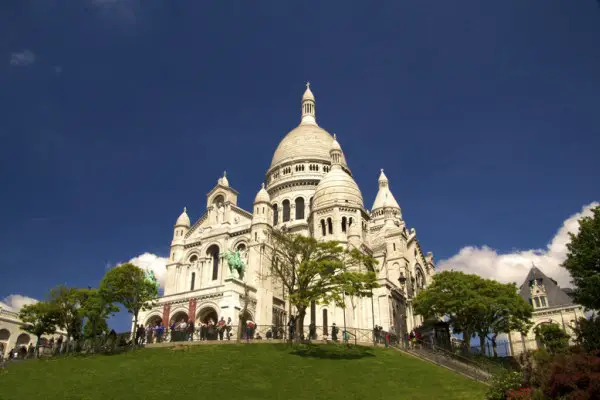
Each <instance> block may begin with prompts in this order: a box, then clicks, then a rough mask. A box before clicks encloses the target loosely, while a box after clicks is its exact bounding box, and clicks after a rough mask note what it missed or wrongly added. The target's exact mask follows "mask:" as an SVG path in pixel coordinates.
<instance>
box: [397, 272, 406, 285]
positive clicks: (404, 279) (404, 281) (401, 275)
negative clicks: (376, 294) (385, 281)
mask: <svg viewBox="0 0 600 400" xmlns="http://www.w3.org/2000/svg"><path fill="white" fill-rule="evenodd" d="M398 282H400V285H402V286H404V284H405V283H406V276H404V272H400V277H399V278H398Z"/></svg>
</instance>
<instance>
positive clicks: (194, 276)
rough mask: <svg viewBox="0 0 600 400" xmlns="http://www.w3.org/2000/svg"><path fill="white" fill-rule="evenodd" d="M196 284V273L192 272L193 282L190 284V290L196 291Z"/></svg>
mask: <svg viewBox="0 0 600 400" xmlns="http://www.w3.org/2000/svg"><path fill="white" fill-rule="evenodd" d="M195 284H196V273H195V272H192V282H191V283H190V290H194V285H195Z"/></svg>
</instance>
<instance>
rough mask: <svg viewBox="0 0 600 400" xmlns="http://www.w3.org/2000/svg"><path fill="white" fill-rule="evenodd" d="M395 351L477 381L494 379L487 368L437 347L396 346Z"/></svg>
mask: <svg viewBox="0 0 600 400" xmlns="http://www.w3.org/2000/svg"><path fill="white" fill-rule="evenodd" d="M393 347H394V348H395V349H397V350H399V351H402V352H403V353H407V354H410V355H412V356H414V357H417V358H420V359H421V360H424V361H428V362H431V363H434V364H436V365H439V366H442V367H445V368H448V369H450V370H452V371H455V372H458V373H460V374H462V375H464V376H467V377H469V378H471V379H474V380H476V381H479V382H482V383H486V384H487V382H488V381H489V380H490V378H491V377H492V374H491V373H490V371H489V370H488V368H487V367H485V366H484V365H481V364H479V363H477V362H475V361H473V360H470V359H468V358H466V357H462V356H459V355H457V354H454V353H452V352H449V351H447V350H445V349H442V348H440V347H437V346H431V345H429V346H426V345H419V346H414V347H409V346H403V345H396V346H393Z"/></svg>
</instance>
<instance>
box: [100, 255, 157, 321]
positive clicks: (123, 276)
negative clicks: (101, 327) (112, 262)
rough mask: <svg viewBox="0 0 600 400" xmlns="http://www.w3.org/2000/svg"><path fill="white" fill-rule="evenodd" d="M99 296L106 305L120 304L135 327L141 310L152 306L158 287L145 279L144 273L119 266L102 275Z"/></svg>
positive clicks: (128, 264)
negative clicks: (130, 316) (131, 317)
mask: <svg viewBox="0 0 600 400" xmlns="http://www.w3.org/2000/svg"><path fill="white" fill-rule="evenodd" d="M100 294H101V295H102V297H103V298H104V299H105V300H106V302H107V303H111V304H112V303H120V304H122V305H123V306H124V307H125V308H126V309H127V311H128V312H129V313H130V314H131V315H132V316H133V323H134V326H135V327H137V321H138V315H139V313H140V311H142V310H149V309H151V308H152V307H153V306H154V301H155V300H156V298H157V297H158V286H157V285H156V284H155V283H154V282H152V281H151V280H149V279H146V277H145V275H144V271H142V270H141V269H139V268H138V267H136V266H135V265H133V264H130V263H127V264H122V265H119V266H117V267H115V268H113V269H111V270H110V271H108V272H107V273H106V275H104V278H103V279H102V282H100Z"/></svg>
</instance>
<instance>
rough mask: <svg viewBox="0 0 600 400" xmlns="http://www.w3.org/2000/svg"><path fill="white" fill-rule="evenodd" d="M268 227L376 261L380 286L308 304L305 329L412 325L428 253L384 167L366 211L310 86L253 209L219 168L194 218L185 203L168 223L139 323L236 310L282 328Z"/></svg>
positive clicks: (281, 299) (234, 315)
mask: <svg viewBox="0 0 600 400" xmlns="http://www.w3.org/2000/svg"><path fill="white" fill-rule="evenodd" d="M257 186H259V187H260V185H257ZM273 228H275V229H287V230H288V231H290V232H293V233H297V234H301V235H307V236H312V237H314V238H316V239H317V240H336V241H339V242H340V243H341V244H342V245H343V246H354V247H356V248H359V249H361V250H362V251H363V252H366V253H368V254H370V255H372V256H373V257H374V258H375V259H377V261H378V264H377V265H376V271H375V272H376V273H377V276H378V282H379V284H380V288H378V289H376V290H374V292H373V297H372V298H359V299H348V301H347V306H346V307H345V308H340V307H336V306H335V305H333V304H329V305H321V304H315V303H313V304H312V305H311V307H310V311H309V312H307V317H306V319H305V321H304V323H305V326H306V325H308V324H310V323H314V324H315V325H316V326H319V327H324V328H323V331H324V332H325V333H326V332H327V328H326V327H328V326H331V325H332V324H334V323H336V324H337V325H338V326H341V325H342V324H343V323H344V322H345V324H346V326H348V327H353V328H356V329H365V330H371V329H373V327H374V326H376V325H378V326H381V327H383V329H384V330H388V329H389V330H391V331H393V332H395V333H397V334H399V335H404V334H406V333H407V332H409V331H411V330H412V329H413V328H414V327H416V326H418V325H419V324H421V322H422V319H421V317H420V316H418V315H416V314H415V313H414V312H413V306H412V302H413V299H414V297H415V296H416V294H417V293H418V292H419V291H420V290H422V289H423V288H424V287H425V286H426V285H427V284H428V283H429V282H430V280H431V279H432V276H433V274H434V269H435V266H434V262H433V255H432V253H431V252H428V253H425V252H423V250H422V248H421V245H420V244H419V241H418V240H417V236H416V231H415V229H414V228H408V227H407V226H406V224H405V222H404V220H403V218H402V211H401V208H400V205H399V204H398V202H397V201H396V199H395V197H394V195H393V194H392V191H391V189H390V182H389V180H388V178H387V177H386V175H385V174H384V172H383V170H381V172H380V174H379V191H378V193H377V196H376V197H375V200H374V202H373V205H372V207H371V209H370V210H368V209H367V208H366V207H365V203H364V201H363V196H362V193H361V191H360V189H359V187H358V185H357V184H356V182H355V180H354V179H353V177H352V172H351V170H350V166H349V163H348V160H346V157H345V156H344V152H343V151H342V147H341V146H340V143H339V142H338V140H337V138H336V136H335V135H331V134H330V133H329V132H327V131H326V130H325V129H323V128H321V127H320V126H319V124H318V123H317V118H316V102H315V97H314V95H313V93H312V91H311V89H310V86H309V84H307V87H306V91H305V92H304V95H303V96H302V104H301V120H300V124H299V125H298V126H297V127H295V128H294V129H292V130H291V131H290V132H289V133H287V135H285V136H284V138H283V139H282V140H281V142H280V143H279V145H278V146H277V149H276V150H275V153H274V154H273V159H272V161H271V165H270V166H269V168H268V169H267V171H266V174H265V178H264V183H263V184H262V187H260V190H259V191H258V193H257V194H256V197H255V199H254V204H253V207H252V210H249V211H248V210H244V209H242V208H241V207H239V206H238V192H237V191H236V190H235V189H234V187H233V185H232V184H231V183H230V181H229V178H228V177H227V176H226V174H225V173H224V174H223V176H222V177H221V178H219V179H218V181H217V184H216V186H215V187H213V188H212V189H211V190H210V192H209V193H208V194H207V196H206V210H205V212H204V214H203V215H202V217H200V219H198V220H197V221H195V222H194V223H193V224H192V223H191V221H190V218H189V216H188V214H187V210H186V209H185V208H184V210H183V213H182V214H181V215H180V216H179V218H177V221H176V223H175V227H174V229H173V240H172V242H171V247H170V254H169V261H168V263H167V266H166V268H167V272H166V282H165V284H164V293H163V295H162V296H161V297H160V298H159V300H158V302H157V303H156V305H155V306H154V307H153V308H152V309H151V310H148V311H144V312H142V313H141V315H140V318H139V321H141V322H143V323H144V324H145V325H153V326H154V325H155V324H156V323H160V322H162V323H163V324H165V325H170V324H171V323H173V322H179V321H180V320H182V319H183V320H192V321H194V322H195V323H196V325H197V324H198V323H200V322H206V321H208V320H209V319H212V320H213V321H217V320H218V319H220V318H221V317H223V318H225V319H228V318H231V319H232V321H239V318H238V317H239V315H240V312H241V311H242V310H244V313H245V315H243V316H242V318H243V319H250V320H252V321H254V322H255V323H256V324H257V325H259V326H261V325H265V326H267V325H268V326H283V325H285V323H286V320H287V313H288V312H289V307H288V304H287V303H286V293H285V290H284V289H283V287H282V285H281V284H277V282H276V281H274V280H273V279H270V278H265V276H267V275H266V274H265V273H266V272H268V271H269V267H270V265H269V263H270V259H269V257H267V255H266V253H265V243H266V241H267V238H268V235H269V232H270V230H271V229H273ZM235 250H239V251H240V254H241V255H242V258H243V260H244V262H245V264H246V272H245V274H244V276H243V277H242V279H240V276H238V275H237V274H235V271H234V273H232V272H230V270H229V268H228V265H227V260H226V258H225V254H226V253H227V252H228V251H235ZM244 302H245V304H244ZM292 313H294V311H293V310H292Z"/></svg>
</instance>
